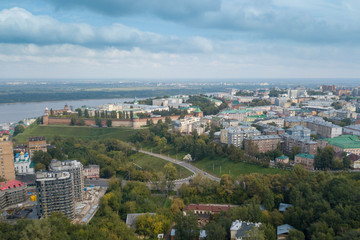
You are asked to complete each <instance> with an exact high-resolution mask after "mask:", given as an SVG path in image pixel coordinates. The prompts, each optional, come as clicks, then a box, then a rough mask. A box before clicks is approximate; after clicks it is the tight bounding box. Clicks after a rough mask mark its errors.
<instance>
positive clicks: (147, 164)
mask: <svg viewBox="0 0 360 240" xmlns="http://www.w3.org/2000/svg"><path fill="white" fill-rule="evenodd" d="M131 160H132V161H133V162H134V163H136V164H137V165H138V166H140V167H141V168H142V169H143V170H149V171H151V172H162V171H163V170H164V166H165V164H167V163H168V161H166V160H163V159H161V158H157V157H154V156H150V155H147V154H144V153H136V154H134V155H132V156H131ZM174 166H175V167H176V170H177V172H178V176H179V178H186V177H189V176H191V175H192V172H190V171H189V170H187V169H186V168H184V167H182V166H179V165H176V164H174Z"/></svg>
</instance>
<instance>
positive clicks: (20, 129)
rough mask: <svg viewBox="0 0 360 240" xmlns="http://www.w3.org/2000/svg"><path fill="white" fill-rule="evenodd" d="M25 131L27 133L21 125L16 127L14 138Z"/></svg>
mask: <svg viewBox="0 0 360 240" xmlns="http://www.w3.org/2000/svg"><path fill="white" fill-rule="evenodd" d="M24 131H25V127H24V126H23V125H21V124H19V125H16V127H15V129H14V136H16V135H18V134H20V133H22V132H24Z"/></svg>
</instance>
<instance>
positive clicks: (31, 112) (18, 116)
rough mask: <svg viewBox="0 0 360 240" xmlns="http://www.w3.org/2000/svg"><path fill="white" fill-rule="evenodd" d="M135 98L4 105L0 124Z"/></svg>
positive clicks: (0, 107)
mask: <svg viewBox="0 0 360 240" xmlns="http://www.w3.org/2000/svg"><path fill="white" fill-rule="evenodd" d="M132 100H134V99H133V98H111V99H88V100H72V101H66V100H62V101H46V102H28V103H2V104H0V124H1V123H10V122H18V121H20V120H23V119H24V118H32V117H39V116H42V115H43V114H44V111H45V108H49V109H50V108H52V109H62V108H64V106H65V104H67V105H69V108H70V106H72V107H73V109H76V108H78V107H81V106H84V105H87V106H92V107H97V106H98V105H101V104H107V103H123V102H126V101H132Z"/></svg>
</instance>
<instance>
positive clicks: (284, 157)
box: [276, 155, 289, 160]
mask: <svg viewBox="0 0 360 240" xmlns="http://www.w3.org/2000/svg"><path fill="white" fill-rule="evenodd" d="M288 158H289V157H288V156H285V155H282V156H280V157H277V158H276V159H283V160H285V159H288Z"/></svg>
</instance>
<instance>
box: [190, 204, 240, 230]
mask: <svg viewBox="0 0 360 240" xmlns="http://www.w3.org/2000/svg"><path fill="white" fill-rule="evenodd" d="M231 207H237V206H236V205H225V204H189V205H187V206H186V207H185V209H184V210H183V213H184V215H186V213H187V212H193V213H194V214H195V215H197V216H198V224H199V225H200V226H204V225H206V224H207V223H209V221H210V218H211V216H213V215H214V214H217V213H220V212H226V211H228V210H229V209H230V208H231Z"/></svg>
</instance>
